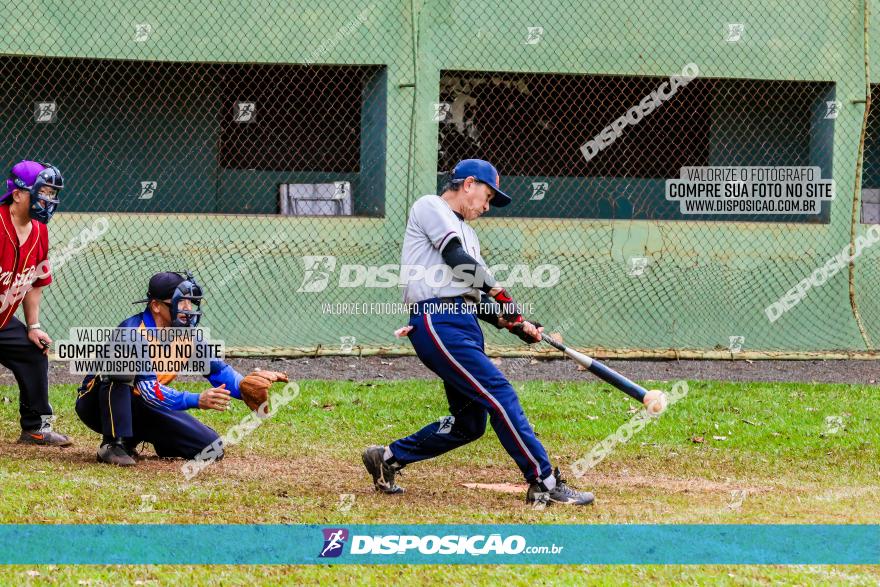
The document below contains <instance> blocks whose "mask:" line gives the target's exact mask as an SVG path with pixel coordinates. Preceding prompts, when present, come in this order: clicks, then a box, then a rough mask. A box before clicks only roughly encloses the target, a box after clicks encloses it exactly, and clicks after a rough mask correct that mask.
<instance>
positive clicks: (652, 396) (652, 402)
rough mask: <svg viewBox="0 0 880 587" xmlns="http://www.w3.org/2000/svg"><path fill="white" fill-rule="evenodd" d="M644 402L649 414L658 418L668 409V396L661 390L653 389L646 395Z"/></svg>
mask: <svg viewBox="0 0 880 587" xmlns="http://www.w3.org/2000/svg"><path fill="white" fill-rule="evenodd" d="M642 402H643V403H644V404H645V409H647V410H648V413H649V414H651V415H652V416H657V415H659V414H662V413H663V411H664V410H665V409H666V394H665V393H663V392H662V391H660V390H659V389H652V390H650V391H649V392H648V393H646V394H645V399H643V400H642Z"/></svg>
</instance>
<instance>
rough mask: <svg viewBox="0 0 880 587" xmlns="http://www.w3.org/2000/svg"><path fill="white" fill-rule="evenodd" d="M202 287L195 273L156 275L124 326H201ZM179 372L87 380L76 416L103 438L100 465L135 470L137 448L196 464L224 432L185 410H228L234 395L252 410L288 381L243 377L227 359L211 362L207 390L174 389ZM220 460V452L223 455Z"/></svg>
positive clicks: (279, 376)
mask: <svg viewBox="0 0 880 587" xmlns="http://www.w3.org/2000/svg"><path fill="white" fill-rule="evenodd" d="M201 301H202V288H201V287H200V286H199V284H198V283H197V282H196V280H195V278H194V277H193V276H192V274H190V273H189V272H187V273H186V275H182V274H180V273H175V272H163V273H157V274H156V275H154V276H153V277H152V278H150V282H149V286H148V288H147V297H146V298H145V299H143V300H139V301H137V302H135V303H136V304H138V303H144V302H146V304H147V307H146V308H145V309H144V311H143V312H140V313H138V314H135V315H134V316H131V317H130V318H128V319H127V320H125V321H123V322H122V323H121V324H120V325H119V326H120V327H121V328H140V329H143V330H144V331H145V332H149V331H151V329H155V328H166V327H170V326H173V327H195V326H196V325H197V324H198V322H199V319H200V317H201V315H202V313H201V311H200V310H199V308H200V304H201ZM176 377H177V373H141V374H139V375H137V376H122V375H103V374H91V375H87V376H86V377H85V379H84V380H83V382H82V385H81V386H80V388H79V390H78V392H77V400H76V413H77V415H78V416H79V418H80V420H82V421H83V422H84V423H85V424H86V426H88V427H89V428H91V429H92V430H94V431H95V432H98V433H100V434H102V435H103V439H102V441H101V446H100V448H99V449H98V455H97V457H98V462H101V463H108V464H111V465H119V466H122V467H130V466H132V465H135V464H136V463H137V458H138V453H137V450H136V447H137V445H138V444H140V443H141V442H147V443H150V444H152V445H153V448H154V449H155V450H156V454H157V455H158V456H160V457H180V458H184V459H192V458H195V456H196V455H198V454H199V453H200V452H201V451H202V449H204V448H205V447H208V446H210V445H212V444H213V443H214V442H216V441H217V440H218V439H219V435H218V434H217V432H215V431H214V430H213V429H211V428H210V427H208V426H206V425H205V424H203V423H202V422H200V421H199V420H197V419H196V418H194V417H193V416H191V415H189V414H188V413H186V410H189V409H193V408H199V409H203V410H218V411H221V412H222V411H224V410H226V409H227V407H228V406H229V402H230V401H231V400H232V398H235V399H240V400H242V401H244V402H245V404H247V406H248V407H249V408H250V409H252V410H254V409H258V408H260V406H261V405H263V404H264V402H266V401H267V399H268V390H269V386H270V385H271V384H272V383H274V382H276V381H287V375H285V374H284V373H279V372H276V371H254V372H253V373H251V374H250V375H247V376H242V375H241V374H239V373H238V372H237V371H236V370H235V369H233V368H232V367H231V366H230V365H227V364H226V363H224V362H223V361H221V360H218V359H215V360H212V361H211V367H210V373H209V374H208V375H206V378H207V379H208V381H210V382H211V385H212V386H213V387H212V388H211V389H208V390H207V391H203V392H202V393H190V392H187V391H182V390H179V389H175V388H174V387H171V384H172V382H173V381H174V379H175V378H176ZM220 457H222V452H221V453H220V454H219V455H217V458H220Z"/></svg>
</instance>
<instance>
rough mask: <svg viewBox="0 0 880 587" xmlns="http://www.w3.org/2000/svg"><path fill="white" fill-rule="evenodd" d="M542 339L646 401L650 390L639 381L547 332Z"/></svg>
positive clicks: (618, 387) (592, 371)
mask: <svg viewBox="0 0 880 587" xmlns="http://www.w3.org/2000/svg"><path fill="white" fill-rule="evenodd" d="M541 340H543V341H544V342H546V343H547V344H549V345H550V346H552V347H556V348H557V349H559V350H560V351H562V352H563V353H565V354H566V355H568V356H569V357H570V358H572V359H573V360H574V361H575V362H576V363H578V364H580V365H583V366H584V367H586V369H587V371H589V372H590V373H592V374H593V375H595V376H596V377H598V378H599V379H601V380H602V381H605V382H607V383H610V384H611V385H613V386H614V387H616V388H617V389H619V390H620V391H622V392H623V393H625V394H626V395H628V396H630V397H631V398H633V399H634V400H637V401H639V402H640V403H645V394H646V393H648V391H647V390H646V389H645V388H644V387H642V386H641V385H639V384H638V383H635V382H634V381H630V380H629V379H627V378H626V377H624V376H623V375H621V374H620V373H618V372H617V371H615V370H614V369H611V368H610V367H606V366H605V365H603V364H602V363H600V362H599V361H597V360H596V359H593V358H592V357H588V356H587V355H585V354H583V353H579V352H577V351H576V350H574V349H572V348H569V347H567V346H566V345H564V344H563V343H561V342H559V341H558V340H556V339H554V338H551V337H550V336H549V335H547V334H541Z"/></svg>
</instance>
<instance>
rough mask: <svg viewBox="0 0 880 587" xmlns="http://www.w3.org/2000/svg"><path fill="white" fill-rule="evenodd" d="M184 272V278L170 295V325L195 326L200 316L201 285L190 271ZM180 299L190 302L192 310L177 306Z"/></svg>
mask: <svg viewBox="0 0 880 587" xmlns="http://www.w3.org/2000/svg"><path fill="white" fill-rule="evenodd" d="M185 274H186V280H185V281H182V282H180V285H178V286H177V288H176V289H175V290H174V293H173V294H172V295H171V304H170V307H171V326H178V327H187V326H188V327H190V328H195V327H196V326H198V324H199V319H200V318H201V317H202V312H201V311H200V308H201V305H202V297H203V292H202V286H200V285H199V284H198V283H197V282H196V278H195V277H193V274H192V273H190V272H189V271H186V272H185ZM181 300H189V301H190V302H192V310H181V309H180V308H179V306H180V302H181ZM180 314H183V316H184V318H183V320H181V319H180Z"/></svg>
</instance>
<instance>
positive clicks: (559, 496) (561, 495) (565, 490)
mask: <svg viewBox="0 0 880 587" xmlns="http://www.w3.org/2000/svg"><path fill="white" fill-rule="evenodd" d="M553 476H554V477H556V487H554V488H553V489H550V490H549V491H548V490H546V489H545V488H544V487H543V486H542V484H541V483H532V484H530V485H529V490H528V492H527V493H526V503H528V504H535V503H541V504H546V505H550V504H553V503H564V504H568V505H590V504H592V503H593V502H594V501H595V500H596V497H595V496H594V495H593V494H592V493H590V492H589V491H577V490H575V489H572V488H571V487H569V486H568V484H567V483H566V482H565V480H564V479H563V478H562V476H561V475H560V474H559V468H558V467H557V468H556V469H555V470H554V471H553Z"/></svg>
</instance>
